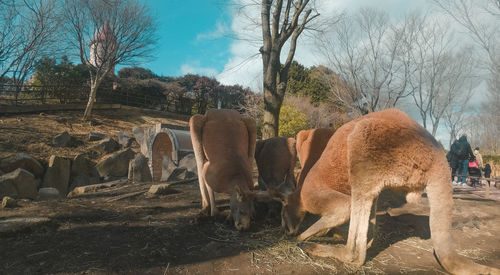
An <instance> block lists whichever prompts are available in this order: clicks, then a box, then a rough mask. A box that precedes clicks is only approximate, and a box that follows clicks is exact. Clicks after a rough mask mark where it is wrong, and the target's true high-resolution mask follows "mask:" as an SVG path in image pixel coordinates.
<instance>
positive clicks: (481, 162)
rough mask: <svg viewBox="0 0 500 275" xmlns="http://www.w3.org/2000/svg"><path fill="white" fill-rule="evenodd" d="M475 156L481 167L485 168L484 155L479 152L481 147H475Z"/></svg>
mask: <svg viewBox="0 0 500 275" xmlns="http://www.w3.org/2000/svg"><path fill="white" fill-rule="evenodd" d="M474 157H475V158H476V159H477V163H478V164H479V169H483V167H484V166H483V156H481V153H479V147H476V148H474Z"/></svg>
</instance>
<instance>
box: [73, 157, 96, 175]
mask: <svg viewBox="0 0 500 275" xmlns="http://www.w3.org/2000/svg"><path fill="white" fill-rule="evenodd" d="M91 167H92V163H91V162H90V161H89V160H88V159H87V158H86V157H85V155H83V154H78V155H77V156H76V157H75V158H74V159H73V161H72V162H71V176H82V175H89V172H90V169H91Z"/></svg>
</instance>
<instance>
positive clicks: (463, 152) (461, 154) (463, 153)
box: [456, 134, 474, 185]
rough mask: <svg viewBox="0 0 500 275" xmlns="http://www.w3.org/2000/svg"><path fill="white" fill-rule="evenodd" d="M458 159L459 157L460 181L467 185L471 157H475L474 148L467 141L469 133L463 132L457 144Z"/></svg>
mask: <svg viewBox="0 0 500 275" xmlns="http://www.w3.org/2000/svg"><path fill="white" fill-rule="evenodd" d="M456 154H457V159H458V171H457V172H458V183H461V184H462V185H465V184H466V182H467V171H468V169H469V158H470V159H474V154H473V153H472V148H471V147H470V144H469V142H468V141H467V135H466V134H463V135H462V136H461V137H460V138H459V139H458V144H457V152H456Z"/></svg>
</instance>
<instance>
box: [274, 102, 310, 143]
mask: <svg viewBox="0 0 500 275" xmlns="http://www.w3.org/2000/svg"><path fill="white" fill-rule="evenodd" d="M305 129H309V124H308V123H307V116H306V114H304V113H302V112H300V111H299V110H298V109H297V108H295V107H294V106H293V105H290V104H285V105H283V106H282V107H281V110H280V126H279V136H281V137H295V136H296V135H297V133H298V132H299V131H301V130H305Z"/></svg>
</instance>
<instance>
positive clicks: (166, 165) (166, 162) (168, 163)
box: [160, 156, 177, 181]
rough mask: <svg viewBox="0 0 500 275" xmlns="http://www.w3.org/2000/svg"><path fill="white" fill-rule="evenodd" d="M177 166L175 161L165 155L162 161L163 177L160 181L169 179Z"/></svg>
mask: <svg viewBox="0 0 500 275" xmlns="http://www.w3.org/2000/svg"><path fill="white" fill-rule="evenodd" d="M176 168H177V166H176V165H175V163H174V162H173V161H172V159H170V158H169V157H168V156H163V161H162V163H161V178H160V181H168V179H169V178H170V175H171V174H172V173H173V172H174V170H175V169H176Z"/></svg>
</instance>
